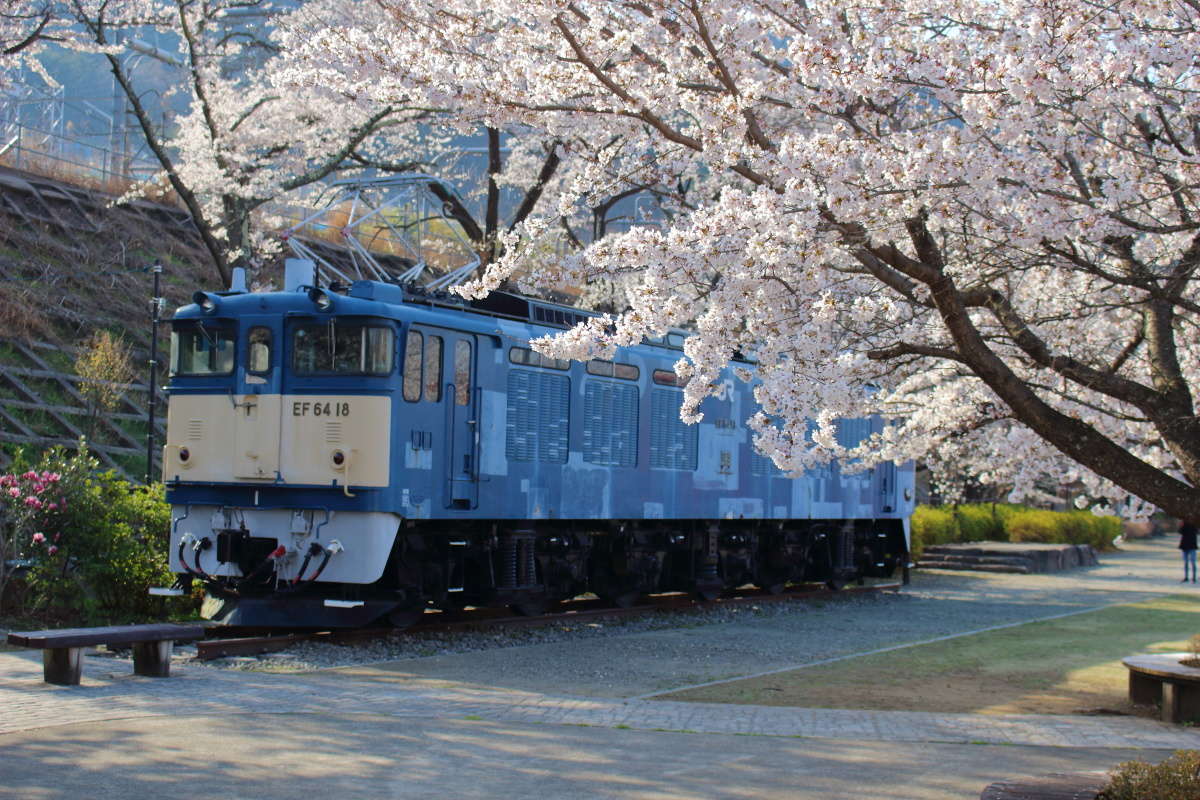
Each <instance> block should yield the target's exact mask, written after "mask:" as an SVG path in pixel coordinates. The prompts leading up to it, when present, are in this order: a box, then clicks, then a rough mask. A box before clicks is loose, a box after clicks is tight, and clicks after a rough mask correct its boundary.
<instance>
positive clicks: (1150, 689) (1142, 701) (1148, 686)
mask: <svg viewBox="0 0 1200 800" xmlns="http://www.w3.org/2000/svg"><path fill="white" fill-rule="evenodd" d="M1161 683H1162V681H1161V680H1155V679H1154V678H1149V677H1147V676H1145V675H1142V674H1140V673H1137V672H1134V671H1132V670H1130V672H1129V700H1130V702H1132V703H1134V704H1135V705H1139V706H1152V705H1154V704H1155V703H1157V702H1158V701H1159V699H1160V698H1161V690H1160V689H1159V688H1158V687H1159V684H1161Z"/></svg>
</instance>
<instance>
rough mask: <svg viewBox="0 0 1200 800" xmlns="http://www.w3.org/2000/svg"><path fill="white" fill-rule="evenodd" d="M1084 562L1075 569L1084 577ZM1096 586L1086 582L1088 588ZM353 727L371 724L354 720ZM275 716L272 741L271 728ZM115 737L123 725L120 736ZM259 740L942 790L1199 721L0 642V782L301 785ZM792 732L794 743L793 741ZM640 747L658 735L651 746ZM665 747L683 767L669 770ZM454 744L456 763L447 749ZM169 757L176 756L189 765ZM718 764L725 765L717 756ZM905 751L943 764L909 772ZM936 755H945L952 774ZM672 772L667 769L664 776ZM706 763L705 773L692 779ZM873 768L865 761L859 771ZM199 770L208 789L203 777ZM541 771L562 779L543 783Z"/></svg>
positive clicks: (382, 787) (1193, 740) (1152, 587)
mask: <svg viewBox="0 0 1200 800" xmlns="http://www.w3.org/2000/svg"><path fill="white" fill-rule="evenodd" d="M1157 551H1162V552H1157ZM1170 555H1171V554H1170V553H1168V552H1166V548H1165V545H1162V543H1160V545H1159V546H1158V547H1157V548H1156V552H1154V553H1151V554H1150V555H1146V557H1145V558H1141V559H1140V560H1139V559H1132V560H1130V564H1134V563H1136V564H1138V565H1140V566H1139V567H1138V570H1140V572H1138V570H1134V571H1132V572H1130V573H1129V575H1128V578H1129V579H1132V581H1133V582H1134V583H1136V584H1138V585H1136V589H1134V591H1133V593H1130V589H1133V587H1128V585H1124V587H1120V588H1118V587H1117V585H1114V587H1112V590H1114V591H1116V593H1121V594H1114V595H1112V597H1111V599H1112V600H1114V601H1116V600H1118V599H1120V600H1124V601H1127V600H1133V599H1135V596H1140V593H1154V591H1169V590H1177V584H1175V585H1174V587H1172V585H1171V584H1170V583H1168V579H1166V577H1165V575H1166V573H1165V571H1166V570H1168V569H1170V567H1172V566H1174V561H1171V560H1170V559H1169V557H1170ZM1151 557H1153V560H1154V561H1156V564H1159V566H1157V567H1154V570H1162V571H1164V575H1163V579H1162V581H1160V582H1153V581H1152V578H1153V577H1154V576H1153V571H1154V570H1150V567H1147V566H1146V564H1147V560H1146V559H1147V558H1151ZM1147 570H1150V572H1148V573H1147ZM1134 572H1136V575H1134ZM1104 577H1105V579H1106V578H1108V576H1104ZM1056 581H1058V582H1062V581H1064V578H1056ZM1079 581H1087V578H1086V576H1082V575H1081V576H1080V577H1079ZM1115 583H1116V584H1120V583H1121V582H1120V581H1117V582H1115ZM1156 583H1157V585H1156ZM1063 588H1064V589H1066V588H1067V587H1066V585H1064V587H1063ZM1097 599H1098V597H1096V596H1092V597H1088V601H1090V602H1093V601H1094V600H1097ZM1031 615H1033V614H1031ZM601 646H602V644H601ZM514 650H518V649H514ZM746 672H750V670H746ZM272 721H274V722H272ZM584 729H586V730H587V732H588V733H584ZM271 730H274V732H276V733H274V734H272V733H270V732H271ZM365 730H374V732H377V734H374V735H366V734H364V732H365ZM151 732H152V735H151ZM256 732H257V733H256ZM284 732H286V734H287V735H286V738H284V739H286V742H287V745H286V746H284V744H281V742H283V741H284V739H278V736H283V734H284ZM414 732H419V733H414ZM402 734H403V735H402ZM682 734H708V735H707V736H688V735H682ZM263 736H266V738H268V739H264V738H263ZM406 736H407V738H406ZM497 736H500V739H499V740H498V739H497ZM746 736H749V739H746ZM114 738H119V739H120V742H121V745H120V746H118V745H116V741H118V739H114ZM268 740H269V741H270V746H269V747H268V750H270V751H271V752H274V753H276V756H277V757H278V758H282V759H284V760H287V762H288V763H289V764H293V763H294V762H295V760H296V759H301V760H304V759H310V760H308V762H306V763H318V762H319V763H322V764H325V765H326V768H328V769H330V770H335V771H336V770H337V769H338V768H337V764H338V758H342V759H349V762H352V763H353V764H356V766H354V769H356V770H359V774H360V775H366V774H373V770H379V769H382V766H380V765H382V764H392V765H395V766H396V768H397V769H416V766H414V764H415V762H413V759H414V758H416V756H418V754H419V753H428V752H430V748H431V747H434V744H433V742H438V744H437V747H436V748H440V747H444V746H446V745H445V742H448V741H457V742H460V745H461V746H457V748H450V750H451V751H452V756H451V754H450V751H448V753H446V754H445V758H450V762H446V760H443V757H442V756H439V757H438V758H434V759H432V760H430V762H427V763H426V762H421V764H424V766H422V768H421V770H425V771H424V772H422V771H421V770H418V772H419V774H420V775H422V776H424V777H422V778H421V780H416V781H415V782H412V783H403V786H401V784H396V783H388V782H386V781H385V782H384V783H376V784H374V786H376V788H377V789H378V792H366V793H362V789H361V787H358V788H355V787H356V786H358V784H354V786H350V784H347V783H344V782H336V781H335V782H332V783H328V784H325V788H326V789H328V790H337V792H342V793H346V792H352V793H358V794H356V796H401V798H404V796H419V795H420V794H421V793H425V794H424V796H428V792H430V790H434V789H437V788H438V787H440V788H442V789H443V790H444V795H445V796H493V795H498V794H502V793H509V792H514V790H515V792H524V793H528V792H529V790H530V789H534V790H536V792H538V793H539V794H540V795H541V796H542V798H550V796H563V798H568V796H570V798H575V796H598V798H599V796H613V798H643V796H646V798H650V796H655V798H658V796H662V798H703V796H731V798H732V796H782V795H784V794H786V795H788V796H822V798H836V796H847V798H848V796H868V795H865V794H862V790H863V786H864V781H866V783H868V784H870V783H871V781H874V782H875V783H874V786H876V787H877V789H878V790H880V792H883V793H882V794H877V796H894V798H910V796H911V798H943V796H944V798H952V796H970V794H972V793H978V790H979V789H982V788H983V783H986V781H983V783H979V780H980V778H982V777H988V778H989V780H996V778H1000V777H1006V776H1008V775H1013V774H1027V772H1028V771H1043V772H1044V771H1052V770H1064V769H1066V770H1069V769H1080V768H1081V766H1091V768H1094V769H1103V768H1106V766H1111V765H1112V764H1115V763H1116V762H1117V760H1122V759H1123V758H1129V757H1132V756H1134V754H1135V753H1136V752H1138V751H1142V752H1146V751H1150V752H1148V753H1147V757H1151V758H1156V759H1157V758H1160V757H1163V756H1165V753H1166V752H1168V751H1170V750H1175V748H1181V747H1182V748H1200V730H1195V729H1192V728H1183V727H1178V726H1168V724H1163V723H1160V722H1157V721H1153V720H1146V718H1135V717H1100V716H1037V715H1008V716H1002V715H973V714H929V712H912V711H858V710H836V709H796V708H775V706H751V705H718V704H706V703H682V702H671V700H658V699H647V698H611V697H578V696H570V694H566V693H562V692H559V691H557V690H556V688H547V690H546V691H529V690H523V688H518V687H512V686H504V681H503V680H492V681H490V680H487V679H486V676H485V675H480V674H476V675H473V676H472V679H469V680H463V679H462V678H461V676H458V675H455V679H454V680H446V679H445V678H444V676H438V675H430V674H428V673H427V672H426V674H424V675H420V674H413V673H412V672H409V670H407V669H403V670H395V669H392V670H390V669H384V668H358V669H350V670H325V672H320V673H311V674H304V675H280V674H269V673H253V672H250V673H247V672H227V670H217V669H211V668H205V667H198V666H181V667H179V666H178V667H175V668H174V674H173V676H172V678H170V679H167V680H162V679H151V678H137V676H133V675H132V673H131V669H130V664H128V663H127V662H122V661H115V660H110V658H98V657H86V658H85V660H84V681H83V685H82V686H77V687H59V686H49V685H46V684H43V682H42V664H41V657H40V654H38V652H36V651H28V652H0V795H6V793H7V796H20V798H26V796H28V798H40V796H60V793H61V794H62V795H64V796H65V794H67V793H70V792H77V790H80V789H83V790H86V788H88V787H96V786H110V787H113V788H112V790H113V792H114V793H121V794H124V795H127V796H161V795H162V794H167V793H168V792H169V793H176V794H180V790H179V788H180V786H185V787H191V786H192V783H191V782H190V781H192V780H193V778H203V780H204V781H208V780H209V778H211V777H212V776H211V775H205V774H204V772H205V768H204V765H205V764H216V763H217V760H220V762H221V763H222V764H224V765H226V766H224V769H227V770H230V771H229V774H228V775H226V776H224V777H223V778H222V780H223V781H224V783H223V784H222V793H223V794H224V795H226V796H250V798H253V796H264V795H265V794H268V793H270V794H272V795H274V796H298V798H301V796H305V795H304V793H302V792H299V790H298V793H295V794H294V795H293V794H289V792H282V793H280V792H278V790H276V789H277V788H278V787H276V789H271V790H270V792H268V789H269V787H272V786H275V783H272V776H276V777H277V776H280V775H284V774H287V772H288V768H286V766H284V765H282V764H268V763H263V762H262V760H260V759H259V757H258V754H257V751H259V750H262V748H264V747H266V742H268ZM134 741H137V742H138V744H137V745H134V744H133V742H134ZM498 741H504V742H506V744H505V745H504V746H503V747H502V748H500V750H503V751H504V752H505V753H506V754H508V757H509V758H510V760H511V764H510V765H505V766H503V769H502V768H500V766H498V764H499V763H498V762H494V760H493V759H496V758H498V756H497V753H496V752H494V748H496V747H497V746H498V744H497V742H498ZM787 741H808V742H809V744H808V745H805V746H803V747H800V748H799V750H797V748H796V747H793V746H791V745H786V744H785V742H787ZM337 742H342V745H338V744H337ZM535 742H536V744H535ZM997 745H1004V747H995V746H997ZM1014 746H1015V747H1014ZM547 748H548V751H547ZM439 752H440V751H439ZM546 752H557V753H558V757H556V759H552V760H548V762H547V760H545V759H546ZM310 753H317V754H312V756H311V757H310ZM320 753H324V754H320ZM601 753H602V754H604V756H602V757H601ZM652 753H658V756H656V758H658V760H655V757H653V756H652ZM218 757H220V758H218ZM422 758H425V757H422ZM313 759H316V760H313ZM539 759H541V760H539ZM596 759H600V760H602V762H605V763H606V766H605V772H604V775H602V776H600V775H599V774H593V772H590V771H588V770H582V771H580V772H578V774H577V775H576V777H575V778H572V780H570V781H565V782H563V783H560V784H558V783H551V784H547V783H545V781H547V780H551V777H556V776H557V778H558V780H563V778H564V775H565V774H563V772H560V770H562V769H563V764H564V763H569V764H571V765H575V766H577V765H578V764H581V763H582V764H593V763H594V762H595V763H598V762H596ZM665 759H666V760H665ZM672 759H673V760H677V762H679V763H686V764H688V766H686V768H679V770H676V771H674V772H671V770H667V771H664V770H665V769H666V765H665V764H667V762H670V760H672ZM502 760H503V759H502ZM62 762H65V763H67V764H72V765H79V764H83V763H88V764H89V766H88V770H86V771H84V772H78V774H77V772H76V771H68V772H60V771H56V770H52V768H54V766H56V765H59V764H60V763H62ZM449 763H454V764H456V765H457V766H455V768H448V764H449ZM181 764H191V766H187V768H186V769H184V768H182V766H181ZM539 764H540V766H539ZM716 764H721V765H724V766H722V768H721V769H715V766H714V765H716ZM954 764H958V766H954ZM293 765H294V764H293ZM487 765H490V766H487ZM667 765H668V764H667ZM914 765H922V769H926V770H932V771H934V772H936V775H937V776H941V777H937V778H936V780H935V778H931V777H930V776H928V775H925V774H924V772H922V774H919V775H918V774H917V772H913V771H912V770H913V769H914ZM485 766H487V769H485ZM509 766H511V768H512V769H511V770H510V769H509ZM150 768H154V769H158V770H162V774H163V781H164V782H166V783H164V784H163V783H154V782H149V783H146V782H144V775H142V776H140V777H138V778H137V781H134V777H133V776H134V774H138V775H140V774H142V772H143V771H144V769H150ZM341 769H343V770H344V769H348V768H346V766H343V768H341ZM572 769H574V768H572ZM46 770H52V771H46ZM181 770H182V771H181ZM197 770H198V772H197V774H194V775H193V772H196V771H197ZM430 770H432V772H430ZM680 770H682V771H680ZM728 770H732V771H728ZM780 770H782V771H784V774H786V775H797V774H800V772H804V774H808V775H809V776H810V778H812V780H811V781H810V782H809V783H808V784H805V786H808V787H809V788H806V789H804V790H802V789H798V788H797V786H796V784H793V783H790V782H788V781H781V778H780V777H779V775H780ZM947 770H950V771H954V770H958V771H956V772H954V774H953V775H948V774H946V772H947ZM185 772H186V775H185ZM667 772H671V774H672V775H676V777H674V778H671V780H667ZM905 772H911V782H910V784H908V786H906V787H905V788H902V789H901V788H900V787H898V786H895V784H894V777H893V776H894V775H896V774H905ZM571 774H572V775H575V772H571ZM414 775H416V772H414ZM704 775H707V776H708V777H707V778H703V780H701V777H700V776H704ZM868 775H871V776H874V777H871V778H870V780H868V778H866V777H865V776H868ZM72 776H73V777H72ZM188 776H191V777H188ZM236 776H241V777H236ZM431 776H432V777H431ZM502 776H503V780H502ZM622 776H624V777H622ZM434 777H436V778H437V780H434ZM426 778H427V780H426ZM625 778H628V780H625ZM818 778H820V780H818ZM942 778H944V781H942ZM952 778H954V780H958V783H955V782H954V780H952ZM330 780H332V778H330ZM180 781H182V783H179V782H180ZM439 781H440V783H439ZM480 781H482V783H481V782H480ZM488 781H492V783H488ZM623 781H624V782H623ZM938 781H942V782H941V783H940V782H938ZM497 782H499V783H497ZM502 783H503V787H502ZM204 786H206V789H205V792H204V793H208V789H211V788H212V786H210V784H204ZM204 786H202V784H199V783H198V784H196V786H194V787H193V788H194V790H192V792H188V790H186V789H185V790H182V792H181V794H182V796H192V795H194V794H199V793H202V788H204ZM547 786H559V788H558V789H552V790H546V787H547ZM168 787H169V788H168ZM418 787H420V790H418ZM818 787H823V788H818ZM502 788H503V792H502V790H500V789H502ZM964 792H967V794H964ZM101 796H103V795H101Z"/></svg>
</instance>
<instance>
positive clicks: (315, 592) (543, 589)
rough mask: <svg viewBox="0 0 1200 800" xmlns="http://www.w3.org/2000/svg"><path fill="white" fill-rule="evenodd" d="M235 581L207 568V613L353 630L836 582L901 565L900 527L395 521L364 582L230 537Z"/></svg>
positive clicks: (264, 541)
mask: <svg viewBox="0 0 1200 800" xmlns="http://www.w3.org/2000/svg"><path fill="white" fill-rule="evenodd" d="M225 536H226V537H227V538H226V541H225V543H224V544H223V545H222V546H223V548H224V549H225V554H226V557H228V558H229V559H230V561H233V560H234V559H240V563H239V564H238V565H237V566H238V567H239V569H237V570H234V571H235V572H237V573H240V575H238V576H236V577H234V576H229V577H218V576H213V578H214V580H212V581H206V583H207V584H208V589H209V594H210V602H209V604H208V608H207V609H206V611H207V615H208V616H211V617H213V618H214V619H217V620H219V621H222V622H225V623H227V624H238V625H270V626H285V625H295V626H301V625H302V626H303V627H312V626H355V625H363V624H367V623H370V622H372V621H377V620H380V619H387V620H390V621H391V622H392V623H393V624H395V625H398V626H404V625H408V624H411V623H412V622H413V621H415V620H416V619H417V618H418V617H419V616H420V614H422V613H423V612H424V610H425V609H426V608H428V607H430V606H432V607H436V608H441V609H457V608H463V607H466V606H509V607H511V608H513V609H514V610H517V611H519V612H521V613H526V614H538V613H542V612H543V611H545V610H546V609H547V608H548V607H549V606H551V605H552V604H554V603H557V602H559V601H562V600H567V599H570V598H572V597H576V596H578V595H581V594H584V593H588V592H591V593H594V594H596V595H597V596H599V597H600V598H602V599H603V600H605V601H607V602H610V603H612V604H614V605H618V606H628V605H631V604H633V603H634V602H636V600H637V599H638V598H639V597H640V596H642V595H644V594H651V593H660V592H692V593H695V594H697V595H700V596H702V597H705V598H712V597H716V596H718V595H719V594H721V593H722V592H725V591H728V590H732V589H735V588H738V587H741V586H745V585H751V584H752V585H757V586H759V587H761V588H763V589H764V590H766V591H768V592H772V593H774V592H780V591H783V590H784V588H785V587H786V586H787V585H788V584H798V583H813V582H819V583H826V584H828V585H830V586H831V587H833V588H840V587H841V586H843V585H845V584H846V583H848V582H850V581H854V580H861V579H862V578H864V577H886V576H889V575H892V574H894V573H895V571H896V569H897V567H903V566H905V565H906V564H907V558H908V551H907V543H906V539H905V535H904V528H903V523H902V522H901V521H900V520H895V519H881V520H844V521H843V520H628V521H608V520H535V521H527V522H516V523H514V522H511V521H506V522H504V523H500V522H487V521H478V522H474V521H455V520H445V521H438V520H405V521H402V522H401V523H400V526H399V530H398V531H397V535H396V536H395V540H394V542H393V545H392V547H391V551H390V554H389V556H388V558H387V562H386V565H385V566H384V568H383V572H382V576H381V577H380V578H379V580H377V581H375V582H373V583H344V582H334V581H314V582H310V583H307V584H300V585H297V584H294V583H291V582H289V581H287V580H282V581H280V580H278V579H276V578H277V576H275V575H273V574H271V573H270V571H269V570H270V564H271V562H270V559H267V560H266V561H264V562H263V563H267V564H268V567H267V568H266V569H265V570H260V573H259V574H258V575H256V576H255V577H254V580H253V581H247V580H245V576H246V575H247V574H249V570H248V569H246V567H247V566H248V565H249V563H250V562H251V561H254V560H255V559H256V558H257V557H258V556H260V555H261V554H263V553H266V552H267V551H268V550H269V549H270V547H271V540H270V539H269V538H262V537H254V536H251V535H249V534H248V533H247V534H242V535H241V536H242V537H243V538H244V540H245V542H246V543H247V546H252V547H253V548H254V557H248V556H247V551H246V549H244V548H243V549H239V548H237V547H235V546H233V545H232V544H231V543H232V542H235V541H237V539H238V534H237V533H236V532H233V531H227V532H225Z"/></svg>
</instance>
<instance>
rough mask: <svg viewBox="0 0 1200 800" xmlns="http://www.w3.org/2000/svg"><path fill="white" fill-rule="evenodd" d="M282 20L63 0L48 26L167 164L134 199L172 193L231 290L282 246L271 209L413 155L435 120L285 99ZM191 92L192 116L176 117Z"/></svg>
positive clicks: (390, 108) (234, 6) (308, 95)
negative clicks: (239, 268)
mask: <svg viewBox="0 0 1200 800" xmlns="http://www.w3.org/2000/svg"><path fill="white" fill-rule="evenodd" d="M275 14H276V11H275V8H274V4H272V3H270V2H268V0H209V1H206V2H194V0H57V1H56V2H47V3H46V4H45V8H44V10H43V12H42V16H41V17H40V18H39V19H40V24H41V26H42V28H43V30H41V31H40V33H41V35H42V36H44V37H46V38H48V39H51V40H53V41H55V42H56V43H58V44H60V45H62V46H64V47H68V48H72V49H74V50H78V51H81V52H85V53H92V54H94V55H95V56H96V58H97V59H98V60H99V64H102V65H103V68H106V69H107V70H108V71H110V72H111V73H112V75H113V77H114V79H115V81H116V83H117V85H118V86H119V88H120V91H121V92H122V93H123V94H124V95H125V98H126V101H127V107H128V113H129V114H130V116H131V117H132V119H133V120H134V122H135V124H136V126H137V128H138V130H139V131H140V132H141V134H142V137H143V139H144V141H145V144H146V146H147V147H148V149H149V150H150V152H151V153H152V154H153V156H154V158H155V160H157V162H158V164H159V166H160V167H161V172H160V173H159V174H158V175H156V176H154V177H153V178H152V179H150V180H149V181H147V182H145V184H143V185H139V186H136V187H134V189H133V190H132V191H131V192H130V195H131V196H135V195H138V194H141V193H145V192H148V191H161V190H162V189H164V188H166V189H169V190H170V191H172V192H173V193H174V194H175V196H176V197H178V199H179V202H180V203H181V204H182V205H183V206H184V207H185V208H186V209H187V210H188V212H189V213H190V214H191V216H192V218H193V220H194V221H195V223H196V227H197V229H198V231H199V234H200V237H201V239H202V241H203V243H204V246H205V248H206V249H207V251H208V253H209V256H210V258H211V259H212V262H213V265H214V267H215V270H216V273H217V275H218V276H219V278H220V280H221V282H222V283H223V284H227V283H228V281H229V279H230V268H231V266H232V265H234V264H235V263H242V264H246V265H251V266H252V265H253V264H254V263H255V261H256V259H257V258H258V257H260V256H261V255H262V254H263V253H264V251H266V250H269V249H270V247H271V246H272V241H271V238H270V235H269V234H270V231H271V228H272V225H271V224H270V223H269V221H268V223H267V224H265V225H264V224H260V220H259V217H260V215H261V213H262V210H263V208H264V206H266V205H267V204H268V203H270V202H272V201H275V200H279V199H281V198H284V197H286V196H288V195H289V194H290V193H294V192H296V191H297V190H300V189H302V188H304V187H306V186H310V185H312V184H315V183H317V182H318V181H321V180H323V179H326V178H328V177H330V176H331V175H334V174H335V173H337V172H338V171H341V170H346V169H353V168H357V167H358V165H357V164H356V163H355V162H354V161H353V159H352V156H354V155H358V154H362V153H374V152H377V151H378V150H380V149H390V150H393V151H394V150H403V149H404V148H405V146H406V145H407V144H408V143H409V142H410V141H411V139H412V137H413V135H414V134H415V127H414V126H413V125H411V124H409V123H411V122H413V121H414V120H417V119H420V118H421V117H422V116H423V112H422V111H421V110H412V109H406V108H401V107H398V106H395V105H390V104H377V105H373V106H367V105H357V106H355V107H353V108H342V107H338V106H337V105H331V104H330V100H329V97H328V95H326V94H324V93H316V92H303V91H297V90H289V91H282V90H281V89H280V88H279V87H277V86H276V85H275V83H274V82H273V75H274V69H273V65H274V64H275V62H276V58H277V51H278V47H277V45H276V44H275V42H274V41H273V39H272V33H271V31H272V30H273V26H272V25H271V22H272V20H273V18H274V15H275ZM26 16H28V15H26ZM26 25H27V27H28V23H26ZM138 62H140V66H135V64H136V63H138ZM147 63H151V64H154V65H155V67H156V68H155V69H146V68H145V65H146V64H147ZM164 74H165V75H166V76H167V77H168V79H167V81H166V82H165V83H166V84H168V85H165V86H164ZM164 89H165V91H164ZM160 93H161V94H162V95H163V96H162V97H160V98H159V100H160V102H159V103H158V105H157V106H156V105H153V104H152V103H154V102H155V98H156V96H157V95H159V94H160ZM179 94H182V95H183V97H184V100H185V102H184V105H185V106H186V109H187V110H186V111H185V112H184V113H181V114H172V113H168V108H169V106H170V103H171V99H172V98H173V97H174V96H176V95H179ZM393 160H394V161H397V162H398V161H400V160H401V159H393ZM276 244H277V243H276Z"/></svg>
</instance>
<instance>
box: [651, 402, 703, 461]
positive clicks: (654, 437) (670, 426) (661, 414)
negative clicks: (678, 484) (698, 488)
mask: <svg viewBox="0 0 1200 800" xmlns="http://www.w3.org/2000/svg"><path fill="white" fill-rule="evenodd" d="M682 403H683V392H676V391H672V390H670V389H655V390H653V391H652V392H650V466H652V467H662V468H665V469H695V468H696V451H697V449H698V448H697V435H698V429H697V427H696V426H695V425H685V424H684V423H683V421H682V420H680V419H679V407H680V405H681V404H682Z"/></svg>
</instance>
